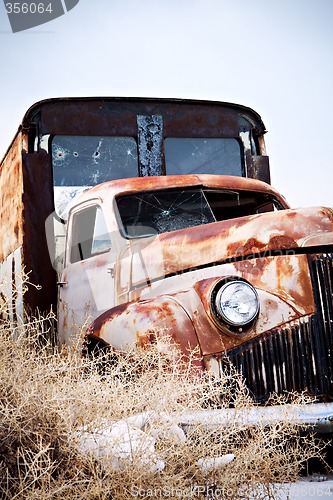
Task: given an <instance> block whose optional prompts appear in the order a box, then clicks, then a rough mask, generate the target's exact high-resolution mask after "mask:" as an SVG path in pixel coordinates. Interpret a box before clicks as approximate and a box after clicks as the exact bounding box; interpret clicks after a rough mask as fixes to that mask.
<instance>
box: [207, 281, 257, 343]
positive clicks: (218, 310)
mask: <svg viewBox="0 0 333 500" xmlns="http://www.w3.org/2000/svg"><path fill="white" fill-rule="evenodd" d="M240 283H242V284H243V285H244V287H245V289H247V291H248V292H250V294H252V297H253V300H254V306H253V311H252V313H251V315H250V318H247V319H244V320H243V321H233V320H232V319H231V318H230V316H228V315H227V314H225V311H224V309H223V307H222V305H221V303H222V300H223V294H225V291H226V290H227V289H228V287H229V286H231V285H235V284H237V285H239V284H240ZM210 305H211V310H212V312H213V317H214V319H215V322H216V323H217V325H218V326H219V327H221V328H223V329H227V331H230V332H231V333H236V334H242V333H244V332H246V331H247V330H248V329H249V328H250V327H251V326H252V325H253V324H254V323H255V321H256V320H257V318H258V315H259V311H260V302H259V296H258V293H257V291H256V289H255V288H254V286H253V285H252V284H251V283H250V282H249V281H247V280H246V279H244V278H241V277H239V276H228V277H226V278H223V279H221V280H220V281H219V282H218V283H217V284H216V285H215V287H214V289H213V291H212V293H211V298H210Z"/></svg>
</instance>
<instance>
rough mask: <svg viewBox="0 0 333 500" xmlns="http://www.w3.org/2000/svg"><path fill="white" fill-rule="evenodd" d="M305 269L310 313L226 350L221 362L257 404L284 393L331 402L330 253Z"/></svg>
mask: <svg viewBox="0 0 333 500" xmlns="http://www.w3.org/2000/svg"><path fill="white" fill-rule="evenodd" d="M309 267H310V273H311V279H312V285H313V291H314V298H315V304H316V313H315V314H314V315H313V316H312V317H311V318H309V319H308V320H307V321H305V320H304V321H299V322H293V323H292V324H290V325H287V326H285V327H284V328H282V329H276V330H272V331H269V332H266V333H265V335H264V336H261V337H260V338H256V339H254V340H252V341H250V342H248V343H246V344H244V345H242V346H240V347H238V348H235V349H232V350H230V351H228V353H227V358H226V360H224V361H223V360H222V361H221V363H222V369H227V365H228V364H229V363H230V361H231V363H232V364H233V365H234V366H235V367H236V368H237V370H238V371H239V372H241V373H242V376H243V377H244V380H245V383H246V386H247V387H248V389H249V390H250V392H251V393H252V394H253V396H254V398H255V399H256V400H257V401H258V402H265V401H267V400H268V398H269V397H270V395H271V393H277V394H286V393H290V392H305V393H307V394H309V395H313V396H316V397H317V398H318V399H319V400H323V401H328V400H332V399H333V366H332V365H333V363H332V353H333V304H332V296H333V254H323V255H312V256H309Z"/></svg>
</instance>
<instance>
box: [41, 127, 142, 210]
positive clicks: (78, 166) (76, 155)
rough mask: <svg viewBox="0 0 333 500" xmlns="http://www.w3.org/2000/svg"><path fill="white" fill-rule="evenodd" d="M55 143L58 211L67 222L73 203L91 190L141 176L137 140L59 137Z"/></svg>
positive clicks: (53, 156)
mask: <svg viewBox="0 0 333 500" xmlns="http://www.w3.org/2000/svg"><path fill="white" fill-rule="evenodd" d="M49 140H50V141H51V154H52V165H53V183H54V187H55V188H54V192H55V208H56V212H57V214H58V215H59V216H60V217H61V218H63V219H66V218H67V211H68V205H69V203H70V202H71V201H72V200H73V199H74V198H75V197H76V196H77V195H78V194H81V192H82V191H84V190H85V189H87V188H88V187H91V186H95V185H96V184H101V183H102V182H106V181H109V180H114V179H123V178H128V177H137V176H138V151H137V143H136V140H135V139H134V138H133V137H100V136H98V137H97V136H65V135H55V136H53V137H51V139H49Z"/></svg>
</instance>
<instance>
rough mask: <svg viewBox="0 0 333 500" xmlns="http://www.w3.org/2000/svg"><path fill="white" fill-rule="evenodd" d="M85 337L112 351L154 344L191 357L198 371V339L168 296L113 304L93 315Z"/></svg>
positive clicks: (164, 349) (189, 321)
mask: <svg viewBox="0 0 333 500" xmlns="http://www.w3.org/2000/svg"><path fill="white" fill-rule="evenodd" d="M87 337H89V338H93V339H95V340H99V339H100V340H101V341H103V343H107V344H109V345H111V346H112V347H113V348H114V349H115V350H120V351H128V350H129V349H131V348H133V346H139V347H145V346H147V347H148V346H151V345H153V344H157V347H158V349H159V350H160V351H161V352H163V351H164V352H166V351H167V352H170V348H172V346H174V347H175V349H174V350H173V352H174V354H175V356H176V357H178V356H180V355H182V356H183V357H184V361H188V360H191V364H192V366H193V367H197V368H199V369H200V371H202V368H203V364H202V358H201V355H200V354H199V349H198V338H197V335H196V332H195V330H194V327H193V325H192V321H191V319H190V318H189V316H188V314H187V313H186V311H185V310H184V308H183V307H182V306H181V305H180V304H179V303H178V301H177V300H175V299H174V298H173V297H170V296H161V297H156V298H153V299H149V300H142V301H138V302H130V303H126V304H121V305H119V306H116V307H114V308H112V309H110V310H108V311H106V312H104V313H103V314H102V315H101V316H99V317H98V318H96V319H95V320H94V322H93V323H92V324H91V325H90V326H89V328H88V330H87Z"/></svg>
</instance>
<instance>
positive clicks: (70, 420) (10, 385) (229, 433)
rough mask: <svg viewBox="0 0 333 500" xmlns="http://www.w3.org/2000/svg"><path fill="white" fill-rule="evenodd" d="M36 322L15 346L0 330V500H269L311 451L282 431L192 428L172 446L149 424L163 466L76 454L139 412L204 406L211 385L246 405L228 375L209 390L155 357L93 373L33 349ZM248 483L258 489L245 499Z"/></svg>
mask: <svg viewBox="0 0 333 500" xmlns="http://www.w3.org/2000/svg"><path fill="white" fill-rule="evenodd" d="M41 325H42V323H41V322H40V321H38V320H36V321H35V322H33V321H32V322H31V323H30V325H29V326H28V327H21V330H20V332H19V334H18V335H17V338H16V339H15V340H13V338H12V333H11V332H10V330H9V328H8V325H6V323H5V322H2V323H1V325H0V412H1V413H0V415H1V417H0V443H1V444H0V478H1V480H0V497H1V498H6V499H7V498H8V499H11V500H13V499H22V500H23V499H24V500H30V499H31V500H32V499H38V500H41V499H43V500H44V499H45V500H46V499H52V500H57V499H59V500H60V499H61V500H63V499H64V498H66V499H68V500H74V499H80V500H82V499H87V500H88V499H89V500H93V499H94V500H95V499H96V500H97V499H98V500H102V499H105V500H110V499H117V500H119V499H129V498H135V497H139V498H146V497H153V498H163V497H169V498H232V499H235V498H250V497H251V495H253V496H252V497H251V498H255V497H256V498H259V497H261V498H263V497H264V495H266V498H269V497H271V498H273V497H274V496H273V492H272V491H271V489H270V486H269V485H270V484H271V483H272V482H279V481H281V482H283V481H293V480H295V479H296V478H297V475H298V473H299V472H300V470H301V469H302V467H304V466H305V463H306V461H307V459H308V458H309V457H313V456H320V454H321V449H320V447H319V446H318V443H317V442H315V440H314V439H313V438H312V437H311V436H308V437H306V438H301V437H300V436H299V435H298V433H297V432H296V431H297V429H295V428H294V427H293V426H291V425H285V424H280V425H276V426H274V427H273V428H264V427H260V426H257V427H256V428H254V429H250V430H248V429H243V430H238V431H236V430H235V428H233V427H230V428H228V429H222V430H219V431H215V432H208V431H207V430H205V429H200V428H196V429H194V430H193V431H191V432H189V434H188V435H187V439H186V440H184V441H182V440H181V439H179V438H178V437H177V435H175V434H172V433H170V425H169V424H167V423H166V422H165V420H162V421H161V420H160V419H155V420H154V419H153V420H152V421H151V422H150V425H149V426H148V427H146V428H145V429H144V431H145V432H146V433H147V435H149V436H153V437H154V439H155V453H156V455H157V456H158V457H159V459H160V460H162V461H163V462H164V465H165V467H164V469H163V470H161V471H160V472H153V471H151V470H149V467H145V466H143V465H142V461H140V460H139V459H138V460H137V459H136V451H135V450H134V451H133V455H132V460H131V461H129V460H127V461H126V460H125V461H124V462H123V463H122V467H121V468H120V469H119V468H118V469H117V470H115V468H114V467H112V463H111V461H110V459H108V458H106V459H104V460H102V459H98V458H97V457H96V456H94V455H92V454H89V453H82V450H80V448H78V447H77V445H76V442H77V441H76V440H75V439H74V437H73V436H80V433H81V434H82V432H83V431H82V428H83V427H84V428H85V429H88V430H89V429H90V430H94V429H96V428H97V427H99V426H101V424H102V423H103V422H108V423H113V422H117V421H119V420H123V419H126V418H127V417H129V416H132V415H135V414H140V413H142V412H153V413H154V415H163V414H165V413H168V414H172V413H173V412H175V413H180V414H181V412H183V411H189V410H196V409H202V408H204V407H205V408H214V407H216V402H217V401H218V402H220V395H221V387H222V392H223V395H224V398H223V401H224V402H225V404H226V405H228V401H230V400H231V399H232V401H233V404H235V405H236V407H237V408H242V407H248V406H249V405H250V404H251V403H250V401H249V399H248V397H247V395H246V391H244V389H243V387H242V384H241V382H240V381H239V379H238V378H237V375H235V374H231V375H230V374H229V376H228V377H226V379H225V380H224V381H222V383H221V384H219V385H218V386H217V384H216V383H215V382H214V380H212V379H211V378H209V377H206V378H204V379H198V378H193V377H191V376H190V374H189V373H186V372H185V373H184V371H183V370H181V369H179V366H178V365H177V364H175V363H173V362H172V360H171V359H168V358H167V356H165V355H164V356H161V355H159V354H158V352H157V350H153V351H142V352H140V353H139V355H138V353H131V355H130V356H129V358H130V360H129V359H128V358H126V357H119V359H118V360H117V363H115V364H109V369H108V368H107V369H104V370H103V371H102V372H101V371H100V370H98V369H97V367H98V366H100V363H96V362H94V361H91V360H87V359H83V358H82V356H80V355H79V354H78V352H77V351H76V350H75V349H71V350H68V351H66V352H62V353H59V352H57V351H56V350H55V349H54V348H53V347H52V346H51V344H50V343H49V342H48V341H47V340H44V341H43V342H41V341H40V333H39V332H40V329H41ZM44 330H45V326H44ZM44 337H47V334H46V333H45V331H44ZM166 368H167V369H166ZM230 453H233V454H234V455H235V459H234V460H233V461H232V462H230V463H229V464H228V465H226V466H225V468H221V469H218V470H216V469H215V470H214V469H212V470H203V469H202V468H200V467H199V466H198V461H200V460H201V459H202V458H205V457H219V456H221V455H225V454H230ZM258 484H263V485H266V488H265V489H264V490H261V493H258V492H257V494H255V493H254V492H255V491H256V488H257V486H258Z"/></svg>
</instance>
